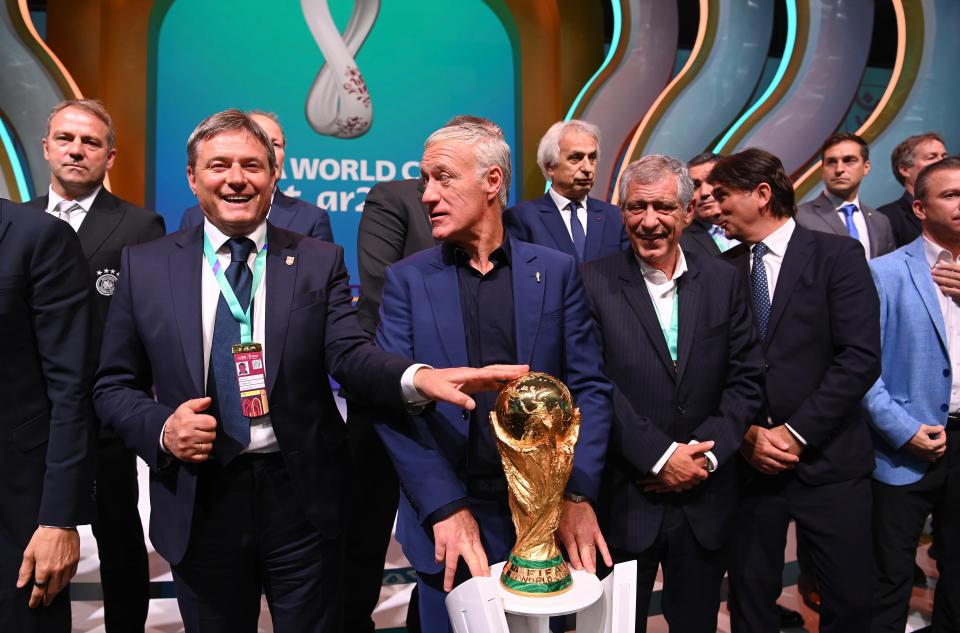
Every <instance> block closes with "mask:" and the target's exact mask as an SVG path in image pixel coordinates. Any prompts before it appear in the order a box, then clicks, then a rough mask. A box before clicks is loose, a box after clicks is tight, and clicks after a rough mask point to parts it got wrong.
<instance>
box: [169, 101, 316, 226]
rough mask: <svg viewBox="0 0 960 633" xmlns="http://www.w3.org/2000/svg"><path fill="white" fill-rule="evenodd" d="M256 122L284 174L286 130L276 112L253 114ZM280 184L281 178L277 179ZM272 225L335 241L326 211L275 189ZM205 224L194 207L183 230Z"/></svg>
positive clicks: (185, 214) (270, 215)
mask: <svg viewBox="0 0 960 633" xmlns="http://www.w3.org/2000/svg"><path fill="white" fill-rule="evenodd" d="M247 114H248V116H249V117H250V118H251V119H253V121H254V122H255V123H256V124H257V125H259V126H260V127H261V128H263V131H264V132H266V133H267V136H268V137H270V144H271V145H272V146H273V151H274V153H275V154H276V157H277V168H278V169H279V170H280V172H281V173H282V172H283V158H284V150H285V149H286V147H287V137H286V136H284V134H283V128H281V127H280V122H279V121H278V120H277V115H276V114H274V113H272V112H263V111H262V110H251V111H250V112H248V113H247ZM277 181H278V182H279V176H278V177H277ZM267 219H269V220H270V224H272V225H274V226H278V227H280V228H281V229H287V230H288V231H293V232H294V233H300V234H301V235H308V236H310V237H315V238H317V239H318V240H324V241H326V242H332V241H333V230H332V229H331V228H330V216H329V215H328V214H327V211H326V209H321V208H320V207H318V206H317V205H315V204H310V203H309V202H307V201H306V200H301V199H300V198H294V197H292V196H288V195H286V194H284V193H283V192H281V191H280V189H279V188H274V191H273V203H272V204H271V206H270V212H269V213H268V214H267ZM202 223H203V210H202V209H201V208H200V205H198V204H197V205H194V206H192V207H190V208H189V209H187V210H186V211H184V212H183V217H181V218H180V228H181V229H185V228H187V227H188V226H196V225H198V224H202Z"/></svg>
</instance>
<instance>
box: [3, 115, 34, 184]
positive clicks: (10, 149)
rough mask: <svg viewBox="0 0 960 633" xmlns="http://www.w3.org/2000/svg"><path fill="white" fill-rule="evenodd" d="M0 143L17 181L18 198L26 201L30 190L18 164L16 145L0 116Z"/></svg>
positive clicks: (18, 157) (21, 167)
mask: <svg viewBox="0 0 960 633" xmlns="http://www.w3.org/2000/svg"><path fill="white" fill-rule="evenodd" d="M0 143H2V144H3V151H5V152H6V153H7V157H8V158H9V159H10V166H11V167H12V168H13V178H14V180H15V181H16V183H17V189H19V190H20V199H21V200H23V201H27V200H29V199H30V190H29V189H28V188H27V178H26V176H25V175H24V173H23V166H22V165H20V156H19V155H18V154H17V146H16V145H15V144H14V142H13V137H12V136H10V131H9V130H8V129H7V124H6V122H5V121H4V120H3V118H2V117H0Z"/></svg>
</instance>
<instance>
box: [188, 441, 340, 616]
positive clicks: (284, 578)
mask: <svg viewBox="0 0 960 633" xmlns="http://www.w3.org/2000/svg"><path fill="white" fill-rule="evenodd" d="M317 494H322V491H320V490H318V491H317ZM342 557H343V551H342V541H341V539H340V538H339V537H338V538H333V539H323V538H321V537H320V536H319V534H318V532H317V530H316V528H315V527H314V526H313V525H312V524H311V523H310V522H309V521H308V520H307V519H306V517H304V516H303V513H302V511H301V510H300V508H299V504H298V503H297V500H296V495H295V493H294V490H293V483H292V482H291V480H290V475H289V473H288V472H287V468H286V466H285V465H284V463H283V457H282V456H281V455H280V454H279V453H271V454H267V455H241V456H239V457H237V458H236V459H235V460H234V461H232V462H231V463H230V464H229V465H227V466H225V467H221V466H219V465H218V464H217V463H216V462H208V463H206V464H204V465H203V466H202V467H201V469H200V475H199V477H198V480H197V496H196V502H195V506H194V516H193V524H192V528H191V533H190V545H189V546H188V548H187V553H186V555H185V556H184V559H183V560H182V561H181V562H180V563H179V564H178V565H175V566H173V580H174V585H175V587H176V592H177V602H178V603H179V605H180V613H181V615H182V617H183V624H184V628H185V629H186V631H187V633H196V632H202V633H214V632H218V633H219V632H222V633H255V632H256V630H257V619H258V617H259V614H260V592H261V588H262V589H263V590H264V591H265V592H266V596H267V603H268V604H269V606H270V616H271V618H272V620H273V628H274V630H276V631H284V633H286V632H292V633H298V632H307V631H310V632H316V633H340V631H341V630H342V628H343V587H342V581H343V576H342V573H343V570H342V560H343V559H342Z"/></svg>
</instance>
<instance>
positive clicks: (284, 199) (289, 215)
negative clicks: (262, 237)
mask: <svg viewBox="0 0 960 633" xmlns="http://www.w3.org/2000/svg"><path fill="white" fill-rule="evenodd" d="M296 214H297V212H296V211H294V210H293V199H292V198H290V197H289V196H285V195H283V194H282V193H280V192H279V191H278V192H277V193H276V194H275V195H274V197H273V205H271V207H270V224H272V225H274V226H278V227H280V228H281V229H289V228H290V223H291V222H293V217H294V216H295V215H296ZM267 250H269V249H267Z"/></svg>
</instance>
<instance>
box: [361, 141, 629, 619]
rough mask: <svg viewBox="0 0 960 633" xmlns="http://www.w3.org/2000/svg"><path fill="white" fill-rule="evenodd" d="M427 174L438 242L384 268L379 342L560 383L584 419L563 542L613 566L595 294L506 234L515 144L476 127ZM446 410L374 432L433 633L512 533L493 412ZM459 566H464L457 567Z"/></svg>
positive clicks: (488, 403) (443, 146)
mask: <svg viewBox="0 0 960 633" xmlns="http://www.w3.org/2000/svg"><path fill="white" fill-rule="evenodd" d="M420 172H421V175H422V178H423V181H424V193H423V201H424V204H426V205H427V209H428V211H429V212H430V224H431V227H432V229H433V236H434V238H436V239H438V240H441V241H443V244H442V245H440V246H436V247H434V248H432V249H430V250H427V251H422V252H420V253H417V254H415V255H412V256H411V257H408V258H407V259H405V260H403V261H401V262H399V263H397V264H395V265H393V266H391V267H390V268H388V269H387V273H386V279H385V283H384V287H383V294H382V303H381V322H380V327H379V329H378V331H377V338H376V342H377V344H378V345H379V346H380V347H382V348H383V349H385V350H388V351H392V352H394V353H397V354H400V355H410V354H412V355H414V356H415V357H417V358H419V359H422V361H423V362H428V363H430V364H432V365H435V366H437V367H450V366H457V365H470V366H480V365H486V364H491V363H495V364H501V363H503V364H508V365H509V364H514V363H516V362H522V363H525V364H529V366H530V368H531V369H532V370H534V371H543V372H546V373H549V374H551V375H553V376H555V377H557V378H559V379H560V380H562V381H564V382H565V383H566V384H567V385H568V386H569V388H570V391H571V392H572V394H573V398H574V401H575V402H576V405H577V406H578V407H579V408H580V411H581V414H582V418H583V422H582V427H581V430H580V439H579V442H578V444H577V447H576V457H575V460H574V467H573V473H572V474H571V476H570V481H569V483H568V485H567V498H566V500H565V501H564V507H563V513H562V517H561V521H560V529H559V536H560V538H561V540H562V542H563V543H564V545H565V547H566V550H567V552H568V555H569V557H570V560H571V563H572V564H573V566H574V568H576V569H580V568H586V569H587V570H588V571H591V572H593V571H595V568H596V551H597V550H598V549H599V550H600V553H601V555H602V556H603V558H604V559H605V560H606V562H607V563H608V564H610V562H611V561H610V558H609V554H608V553H607V548H606V545H605V543H604V541H603V537H602V535H601V533H600V530H599V528H598V526H597V520H596V515H595V514H594V511H593V507H592V503H593V502H594V501H595V500H596V499H597V495H598V494H599V491H600V474H601V470H602V467H603V461H604V455H605V452H606V446H607V434H608V432H609V425H610V415H611V411H610V385H609V382H608V381H607V380H606V378H605V377H604V376H603V370H602V360H601V357H600V350H599V348H598V347H597V343H596V339H595V336H594V332H593V326H592V322H591V319H590V313H589V308H588V306H587V301H586V295H585V293H584V290H583V286H582V284H581V282H580V276H579V274H578V273H577V264H576V260H574V259H573V258H572V257H570V256H569V255H565V254H563V253H559V252H557V251H555V250H552V249H548V248H544V247H541V246H537V245H533V244H527V243H524V242H521V241H519V240H516V239H513V238H511V237H510V236H509V235H508V234H507V233H506V232H505V231H504V228H503V225H502V224H501V220H500V217H501V209H502V208H503V205H504V203H505V202H506V198H507V192H508V191H509V188H510V175H511V172H510V148H509V147H508V146H507V144H506V142H504V140H503V139H502V137H499V136H497V135H496V134H494V133H493V132H491V131H489V130H488V129H486V128H484V127H481V126H477V125H470V124H465V125H460V126H454V127H445V128H441V129H440V130H437V131H436V132H434V133H433V134H432V135H431V136H430V138H429V139H427V142H426V145H425V148H424V153H423V158H422V160H421V163H420ZM495 401H496V397H495V395H494V394H484V395H481V396H480V397H478V399H477V408H476V410H475V411H474V412H473V413H471V412H470V411H467V410H464V409H463V408H461V407H457V406H454V405H439V406H437V407H436V408H435V409H428V410H425V411H424V412H423V413H422V414H420V415H413V416H394V417H393V418H385V419H384V421H383V422H381V423H378V425H377V430H378V432H379V433H380V435H381V437H382V438H383V441H384V446H385V447H386V448H387V452H388V453H389V454H390V457H391V459H392V460H393V463H394V465H395V466H396V468H397V474H398V475H399V477H400V488H401V493H402V494H401V499H400V510H399V518H398V524H397V535H398V538H399V539H400V542H401V544H402V545H403V551H404V554H405V555H406V556H407V558H408V559H409V560H410V562H411V564H412V565H413V566H414V568H415V569H416V570H417V583H418V587H419V592H420V614H421V624H422V626H423V631H424V633H439V632H445V631H450V630H451V629H450V624H449V620H448V618H447V612H446V609H445V607H444V599H445V597H446V592H448V591H450V590H451V589H452V588H453V586H454V584H456V583H459V582H462V581H463V580H465V579H467V578H469V577H470V576H471V575H487V574H488V573H489V569H488V561H492V562H495V561H501V560H505V559H506V558H507V555H508V553H509V550H510V548H511V547H512V546H513V544H514V542H515V540H516V535H515V533H514V528H513V524H512V522H511V518H510V511H509V509H508V506H507V484H506V478H505V476H504V474H503V466H502V464H501V462H500V456H499V455H498V453H497V449H496V445H495V442H494V438H493V432H492V430H491V427H490V423H489V412H490V411H491V410H492V409H493V407H494V405H495ZM461 558H462V559H463V563H461V562H460V560H459V559H461Z"/></svg>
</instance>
